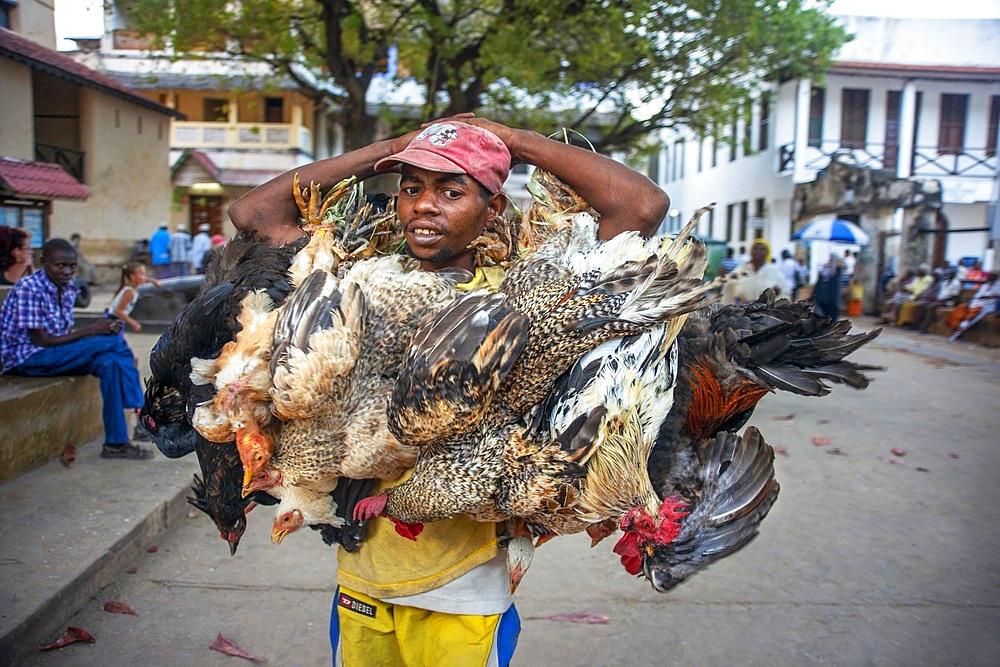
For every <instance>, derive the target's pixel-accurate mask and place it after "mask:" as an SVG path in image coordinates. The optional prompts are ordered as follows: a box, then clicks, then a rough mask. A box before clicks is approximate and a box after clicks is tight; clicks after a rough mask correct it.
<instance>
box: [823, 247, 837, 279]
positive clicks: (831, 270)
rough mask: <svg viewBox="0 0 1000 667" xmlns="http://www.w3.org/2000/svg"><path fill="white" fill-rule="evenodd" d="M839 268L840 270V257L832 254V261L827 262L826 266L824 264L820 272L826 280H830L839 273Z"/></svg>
mask: <svg viewBox="0 0 1000 667" xmlns="http://www.w3.org/2000/svg"><path fill="white" fill-rule="evenodd" d="M839 268H840V255H838V254H837V253H835V252H831V253H830V259H828V260H827V261H826V264H824V265H823V266H822V267H821V268H820V270H819V272H820V275H821V276H822V277H823V279H824V280H829V279H830V278H832V277H833V275H834V274H835V273H837V269H839Z"/></svg>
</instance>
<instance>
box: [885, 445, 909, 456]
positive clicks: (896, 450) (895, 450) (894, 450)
mask: <svg viewBox="0 0 1000 667" xmlns="http://www.w3.org/2000/svg"><path fill="white" fill-rule="evenodd" d="M889 451H890V452H892V455H893V456H906V450H905V449H903V448H902V447H893V448H892V449H890V450H889Z"/></svg>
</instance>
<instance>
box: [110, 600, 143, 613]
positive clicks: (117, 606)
mask: <svg viewBox="0 0 1000 667" xmlns="http://www.w3.org/2000/svg"><path fill="white" fill-rule="evenodd" d="M104 611H106V612H108V613H109V614H129V615H131V616H138V615H139V612H137V611H136V610H135V609H132V607H130V606H128V605H127V604H125V603H124V602H119V601H118V600H108V601H107V602H105V603H104Z"/></svg>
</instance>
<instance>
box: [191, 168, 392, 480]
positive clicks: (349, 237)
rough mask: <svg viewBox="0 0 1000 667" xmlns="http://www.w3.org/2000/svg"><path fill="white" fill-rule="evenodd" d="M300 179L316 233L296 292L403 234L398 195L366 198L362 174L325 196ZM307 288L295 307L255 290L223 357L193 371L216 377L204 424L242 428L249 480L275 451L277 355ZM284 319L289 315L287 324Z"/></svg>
mask: <svg viewBox="0 0 1000 667" xmlns="http://www.w3.org/2000/svg"><path fill="white" fill-rule="evenodd" d="M293 186H294V190H293V194H294V195H295V199H296V202H297V203H298V205H299V210H300V212H301V214H302V219H301V224H302V228H303V230H305V231H306V232H308V233H309V234H310V236H309V241H308V243H306V244H305V246H304V247H303V248H302V249H301V250H300V251H299V252H298V253H296V255H295V257H294V258H293V259H292V262H291V266H290V267H289V269H288V272H289V276H290V279H291V281H292V283H293V284H294V285H295V288H296V293H298V292H299V291H300V290H301V289H302V287H303V284H304V283H305V282H306V281H307V280H308V279H309V278H310V276H312V275H315V274H322V275H330V276H334V275H335V274H336V273H337V272H338V271H343V270H345V269H346V267H347V266H349V265H350V264H351V263H353V262H356V261H358V260H359V259H364V258H366V257H369V256H372V255H374V254H376V253H378V252H383V251H385V250H387V249H388V248H389V247H390V246H391V244H393V243H395V242H396V233H395V231H394V224H393V222H394V220H395V216H394V213H393V210H392V206H391V201H389V202H387V203H388V206H387V207H386V208H381V207H378V206H376V205H375V204H374V203H372V202H370V201H368V200H367V199H366V198H365V196H364V190H363V186H362V185H360V184H357V183H356V182H355V179H353V178H349V179H345V180H344V181H342V182H340V183H338V184H337V185H335V186H334V187H333V188H331V190H330V192H329V193H328V194H327V195H326V196H325V197H322V196H321V194H320V191H319V188H318V186H317V185H316V184H315V183H313V184H311V185H310V187H309V189H308V190H305V191H301V190H300V189H299V183H298V178H297V176H296V178H295V179H294V182H293ZM303 296H304V295H300V296H299V297H296V301H297V303H298V304H299V305H298V306H296V307H295V308H294V309H292V310H291V311H290V312H289V311H288V309H287V308H286V307H284V306H283V307H282V308H280V309H274V308H272V307H271V305H270V304H269V303H267V300H266V298H264V296H263V295H258V296H256V297H251V296H248V297H247V299H245V300H244V304H243V306H244V309H243V311H242V312H241V315H240V317H241V322H243V324H244V326H243V329H242V330H241V331H240V333H239V335H238V336H237V337H236V340H235V341H233V342H231V343H230V344H228V345H227V346H226V347H225V348H223V351H222V353H220V354H219V356H218V357H217V358H215V359H212V360H208V361H200V360H199V361H196V362H195V367H194V372H193V373H192V379H193V380H195V381H197V382H202V383H214V385H215V387H216V390H217V392H216V397H215V400H214V401H212V403H211V404H205V405H203V406H201V408H200V412H199V414H196V418H197V422H196V425H197V426H198V427H199V429H201V430H202V433H203V435H205V437H207V438H209V439H214V440H222V439H224V438H225V439H228V438H227V436H229V437H230V438H231V437H233V436H235V438H236V444H237V447H238V449H239V452H240V459H241V461H242V462H243V468H244V486H247V485H248V484H249V483H250V481H251V479H252V478H253V476H254V475H256V474H258V473H259V472H260V471H261V470H262V468H263V466H264V465H265V464H266V463H267V461H268V460H269V459H270V457H271V454H272V453H273V451H274V444H275V443H274V434H273V433H272V429H269V428H267V427H268V425H269V424H270V423H271V422H272V416H271V415H272V411H273V405H272V398H273V395H272V394H273V392H272V391H271V385H272V373H273V370H274V368H275V364H273V363H272V355H273V354H278V355H283V354H285V353H286V352H287V348H286V347H285V346H284V343H285V336H287V335H288V333H289V331H290V329H291V328H292V327H291V326H289V324H288V322H290V321H291V322H293V323H294V322H295V321H296V320H297V318H298V317H300V316H303V314H304V312H305V310H307V309H306V308H305V307H304V306H303V305H302V304H304V303H305V302H306V300H305V299H304V298H303ZM289 308H290V306H289ZM279 319H280V320H282V321H284V322H285V324H284V325H282V326H281V328H280V329H279V328H278V323H279ZM279 416H282V417H283V418H285V419H288V418H290V417H291V415H289V414H284V415H279Z"/></svg>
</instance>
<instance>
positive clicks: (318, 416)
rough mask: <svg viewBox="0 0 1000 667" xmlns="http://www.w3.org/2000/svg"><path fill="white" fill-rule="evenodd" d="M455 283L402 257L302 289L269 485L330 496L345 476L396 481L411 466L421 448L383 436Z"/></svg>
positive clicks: (292, 322)
mask: <svg viewBox="0 0 1000 667" xmlns="http://www.w3.org/2000/svg"><path fill="white" fill-rule="evenodd" d="M453 285H454V281H453V279H452V277H450V276H448V275H445V274H438V273H428V272H423V271H419V270H417V267H416V263H415V262H412V261H411V260H408V259H405V258H402V257H400V256H390V257H383V258H377V259H371V260H366V261H362V262H358V263H356V264H354V265H353V266H351V267H350V269H348V270H347V271H346V273H345V274H344V277H343V278H342V279H337V278H335V277H333V276H330V275H329V274H327V275H321V274H318V273H317V274H314V275H313V276H311V277H310V278H309V279H308V280H307V281H306V282H305V283H304V284H303V287H302V288H301V289H300V290H299V291H297V292H296V293H295V294H294V295H293V296H292V298H291V299H290V300H289V302H288V305H287V306H286V310H285V311H284V312H285V313H288V314H289V317H288V318H287V321H286V320H284V319H283V320H282V321H280V322H279V330H280V331H276V339H281V340H283V341H284V342H283V343H282V346H281V348H280V350H281V351H280V352H278V351H276V353H275V356H274V373H273V375H274V386H273V388H272V399H273V401H274V406H275V413H276V414H277V416H278V417H279V418H281V419H283V420H286V421H285V423H284V426H283V428H282V431H281V435H280V437H279V439H278V442H277V444H276V447H275V451H274V454H273V456H272V458H271V461H270V464H269V466H268V468H267V470H266V471H265V473H266V474H265V476H266V477H269V478H270V482H271V483H279V484H284V485H303V486H308V487H310V488H312V489H314V490H329V489H331V488H333V487H334V486H335V485H336V484H337V479H338V478H340V477H351V478H354V479H369V478H379V479H393V478H395V477H398V476H399V475H400V474H401V473H402V472H403V470H405V469H406V468H409V467H410V466H412V465H413V462H414V460H415V459H416V454H417V450H416V448H414V447H412V446H405V445H403V444H401V443H400V442H399V441H398V440H396V438H395V437H393V436H392V434H390V433H389V431H388V430H387V429H386V424H385V410H386V403H387V401H388V397H389V394H390V392H391V390H392V384H393V382H394V380H395V377H396V374H397V372H398V367H399V363H400V360H401V359H402V356H403V352H404V350H405V349H406V346H407V344H408V342H409V340H410V338H411V336H412V334H413V332H414V331H415V330H416V327H417V325H418V324H419V323H420V321H421V320H422V319H423V318H424V317H426V316H427V315H428V314H433V313H435V312H437V311H438V310H439V309H440V308H442V307H444V306H445V305H446V304H448V303H450V302H451V301H452V299H453V298H454V290H453ZM295 313H301V314H295ZM286 326H287V329H285V327H286Z"/></svg>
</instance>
